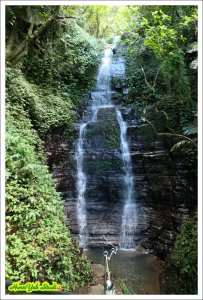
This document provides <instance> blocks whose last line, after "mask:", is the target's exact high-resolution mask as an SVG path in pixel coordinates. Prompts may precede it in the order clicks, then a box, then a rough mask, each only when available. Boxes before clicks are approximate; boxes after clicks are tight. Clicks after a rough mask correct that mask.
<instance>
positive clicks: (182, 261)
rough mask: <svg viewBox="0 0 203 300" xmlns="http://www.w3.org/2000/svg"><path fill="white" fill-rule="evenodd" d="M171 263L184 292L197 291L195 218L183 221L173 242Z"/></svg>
mask: <svg viewBox="0 0 203 300" xmlns="http://www.w3.org/2000/svg"><path fill="white" fill-rule="evenodd" d="M172 264H173V266H174V268H175V270H176V272H177V275H178V280H179V283H180V284H181V287H182V293H184V294H196V293H197V220H196V218H194V219H193V218H191V219H188V220H186V221H184V223H183V225H182V227H181V232H180V234H179V235H178V237H177V239H176V243H175V248H174V250H173V254H172Z"/></svg>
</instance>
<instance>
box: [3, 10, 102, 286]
mask: <svg viewBox="0 0 203 300" xmlns="http://www.w3.org/2000/svg"><path fill="white" fill-rule="evenodd" d="M52 8H53V9H52ZM59 11H60V6H58V7H57V8H56V7H55V6H53V7H43V6H39V7H27V6H26V7H24V8H23V7H21V6H19V7H8V8H7V23H6V24H7V42H8V41H9V35H10V34H11V33H12V30H13V25H14V23H16V20H17V21H18V22H17V24H16V25H18V26H16V32H17V34H16V36H17V37H18V40H17V39H16V40H15V44H16V46H19V44H20V43H21V42H22V41H23V39H24V38H25V37H26V34H27V30H28V27H29V26H30V23H32V22H33V23H32V24H33V26H34V27H33V28H34V30H37V29H38V28H39V27H40V26H42V25H43V24H45V23H46V22H47V20H48V19H49V18H52V17H53V16H57V15H58V14H59ZM75 11H76V12H77V10H75ZM69 12H70V11H69ZM67 13H68V12H67ZM76 15H77V14H76ZM33 18H34V19H33ZM33 20H34V21H33ZM27 50H28V52H25V53H24V52H23V55H22V57H21V60H20V61H19V63H18V65H17V67H16V69H14V68H7V70H6V71H7V72H6V104H7V105H6V112H7V116H6V278H8V279H11V280H14V281H20V282H22V283H23V282H26V281H36V280H39V281H45V280H46V281H49V282H52V281H56V282H58V283H60V284H61V285H62V287H63V289H66V290H73V289H74V288H76V287H78V286H84V285H87V284H90V283H91V282H92V273H91V269H90V265H89V263H88V261H87V258H86V257H85V256H84V255H83V254H81V253H80V250H79V246H78V245H77V244H76V243H75V242H74V241H73V240H72V237H71V235H70V232H69V230H68V228H67V226H66V220H65V215H64V211H63V200H62V198H61V197H60V194H59V193H57V192H56V186H55V183H54V181H53V179H52V176H51V175H50V174H49V172H48V167H47V166H46V164H45V162H46V157H45V153H44V143H43V141H42V140H43V139H44V138H45V136H46V134H47V133H48V132H52V131H54V130H58V131H60V132H61V131H62V132H63V133H64V136H65V137H66V140H67V141H68V142H71V141H72V139H73V138H74V137H75V132H74V129H73V126H72V123H73V122H74V121H75V120H76V118H77V117H78V112H80V110H81V108H82V106H83V105H84V104H85V100H87V96H85V97H84V94H87V92H88V91H89V89H90V87H91V86H92V85H93V83H94V75H95V69H96V67H97V65H98V62H99V60H100V53H101V51H100V50H101V47H100V45H99V44H98V43H97V41H96V40H95V39H94V38H92V37H90V36H89V35H88V34H87V33H86V32H85V31H84V30H83V29H82V28H81V27H80V26H78V24H77V22H75V20H73V19H68V18H67V19H66V18H63V16H62V18H61V19H58V20H57V18H56V20H55V21H54V22H52V25H51V26H50V27H47V29H46V30H45V31H43V34H42V35H39V36H38V38H36V39H34V40H33V41H32V43H29V45H28V49H27Z"/></svg>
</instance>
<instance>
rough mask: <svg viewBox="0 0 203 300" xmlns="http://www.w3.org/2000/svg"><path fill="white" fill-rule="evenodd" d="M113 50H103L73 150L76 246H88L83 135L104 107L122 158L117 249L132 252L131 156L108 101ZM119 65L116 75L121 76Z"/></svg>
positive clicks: (119, 117) (123, 124) (119, 118)
mask: <svg viewBox="0 0 203 300" xmlns="http://www.w3.org/2000/svg"><path fill="white" fill-rule="evenodd" d="M111 60H112V50H111V49H110V48H106V49H105V51H104V57H103V59H102V62H101V65H100V67H99V71H98V76H97V83H96V87H95V90H94V91H93V92H92V93H91V98H92V104H91V106H90V107H89V108H88V109H87V111H86V114H84V118H83V120H85V121H84V122H83V123H81V125H80V130H79V139H78V142H77V147H76V148H77V149H76V160H77V184H76V187H77V221H78V228H79V243H80V246H81V247H83V248H85V247H86V246H87V242H88V229H87V227H88V226H87V216H86V215H87V211H86V199H85V192H86V182H87V177H86V174H85V171H84V155H85V149H84V141H85V136H86V131H87V129H88V125H89V124H90V123H96V122H97V114H98V111H99V110H100V109H102V108H103V109H104V108H106V107H114V108H115V110H116V117H117V121H118V124H119V127H120V148H121V158H122V161H123V173H124V175H123V180H122V181H123V203H124V209H123V214H122V223H121V242H120V247H121V248H124V249H131V248H134V246H135V245H134V243H133V239H134V233H135V229H136V207H135V204H134V197H135V192H134V187H133V174H132V164H131V158H130V152H129V147H128V142H127V133H126V131H127V126H126V122H124V120H123V118H122V115H121V112H120V111H119V110H118V109H117V108H116V107H115V105H113V104H112V101H111V92H112V91H111V68H112V63H111ZM122 66H123V65H122V64H120V65H119V66H118V67H119V70H118V71H119V72H124V69H123V67H122Z"/></svg>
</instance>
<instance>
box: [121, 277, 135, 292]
mask: <svg viewBox="0 0 203 300" xmlns="http://www.w3.org/2000/svg"><path fill="white" fill-rule="evenodd" d="M120 289H121V292H122V293H123V294H124V295H134V294H135V292H134V291H133V289H132V288H130V287H128V286H127V284H126V283H125V280H123V279H120Z"/></svg>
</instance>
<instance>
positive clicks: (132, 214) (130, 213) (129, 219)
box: [116, 110, 136, 249]
mask: <svg viewBox="0 0 203 300" xmlns="http://www.w3.org/2000/svg"><path fill="white" fill-rule="evenodd" d="M116 114H117V120H118V123H119V126H120V137H121V153H122V160H123V165H124V166H123V171H124V187H123V197H124V199H125V205H124V210H123V216H122V225H121V242H120V247H121V248H122V249H133V248H134V247H135V245H134V241H133V238H134V233H135V230H136V206H135V203H134V202H133V200H134V195H135V191H134V185H133V174H132V163H131V157H130V152H129V147H128V142H127V126H126V122H124V120H123V118H122V115H121V112H120V111H119V110H116Z"/></svg>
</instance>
